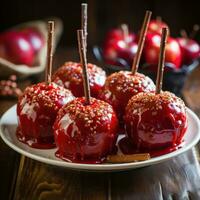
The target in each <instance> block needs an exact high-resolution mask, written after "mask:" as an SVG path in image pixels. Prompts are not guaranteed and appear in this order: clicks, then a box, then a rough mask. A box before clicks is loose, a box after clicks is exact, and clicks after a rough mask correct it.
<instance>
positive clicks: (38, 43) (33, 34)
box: [21, 27, 44, 53]
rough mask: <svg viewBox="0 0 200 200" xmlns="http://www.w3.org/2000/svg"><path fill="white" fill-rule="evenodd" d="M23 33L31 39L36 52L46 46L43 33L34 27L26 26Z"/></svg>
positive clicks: (30, 41)
mask: <svg viewBox="0 0 200 200" xmlns="http://www.w3.org/2000/svg"><path fill="white" fill-rule="evenodd" d="M21 33H22V34H23V36H24V37H25V38H26V39H27V40H28V41H29V43H30V44H31V46H32V48H33V49H34V52H35V53H37V52H38V51H39V50H40V49H41V48H42V47H43V46H44V37H43V35H42V34H41V33H40V32H39V31H38V30H37V29H35V28H34V27H29V28H24V29H22V30H21Z"/></svg>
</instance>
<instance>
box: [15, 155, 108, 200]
mask: <svg viewBox="0 0 200 200" xmlns="http://www.w3.org/2000/svg"><path fill="white" fill-rule="evenodd" d="M106 178H107V177H106V176H105V175H104V174H99V173H97V174H96V173H88V172H79V171H72V170H66V169H64V168H59V167H54V166H51V165H46V164H42V163H39V162H37V161H34V160H32V159H29V158H25V157H22V159H21V163H20V168H19V174H18V180H17V184H16V190H15V194H14V199H15V200H23V199H24V200H27V199H28V200H35V199H37V200H55V199H56V200H64V199H66V200H75V199H76V200H79V199H81V200H86V199H87V200H90V199H97V200H100V199H106V195H107V193H106V192H107V185H106Z"/></svg>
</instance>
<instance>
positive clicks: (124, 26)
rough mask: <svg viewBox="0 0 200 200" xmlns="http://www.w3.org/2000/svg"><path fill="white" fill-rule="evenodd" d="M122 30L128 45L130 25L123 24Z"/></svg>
mask: <svg viewBox="0 0 200 200" xmlns="http://www.w3.org/2000/svg"><path fill="white" fill-rule="evenodd" d="M121 30H122V33H123V38H124V41H125V42H126V43H128V35H129V30H128V25H127V24H121Z"/></svg>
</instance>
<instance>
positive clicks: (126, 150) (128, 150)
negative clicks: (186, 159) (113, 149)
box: [118, 137, 184, 158]
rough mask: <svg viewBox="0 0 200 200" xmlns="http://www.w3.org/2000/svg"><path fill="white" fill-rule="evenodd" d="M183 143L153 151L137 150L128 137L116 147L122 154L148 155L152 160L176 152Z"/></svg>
mask: <svg viewBox="0 0 200 200" xmlns="http://www.w3.org/2000/svg"><path fill="white" fill-rule="evenodd" d="M183 143H184V142H182V143H181V144H175V145H174V146H170V147H164V148H161V149H155V150H153V149H151V150H149V149H138V148H137V146H134V145H133V144H132V143H131V142H130V140H129V138H128V137H124V138H122V139H121V140H120V141H119V143H118V146H119V148H120V150H121V152H122V153H123V154H136V153H149V154H150V156H151V157H152V158H153V157H157V156H162V155H165V154H168V153H171V152H173V151H176V150H177V149H180V148H181V147H182V145H183Z"/></svg>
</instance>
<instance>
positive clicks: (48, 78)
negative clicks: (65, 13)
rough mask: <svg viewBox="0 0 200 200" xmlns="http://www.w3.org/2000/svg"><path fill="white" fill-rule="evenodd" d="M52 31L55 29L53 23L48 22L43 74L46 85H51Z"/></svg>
mask: <svg viewBox="0 0 200 200" xmlns="http://www.w3.org/2000/svg"><path fill="white" fill-rule="evenodd" d="M54 29H55V24H54V21H48V38H47V65H46V74H45V81H46V83H47V84H50V83H51V74H52V63H53V38H54Z"/></svg>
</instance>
